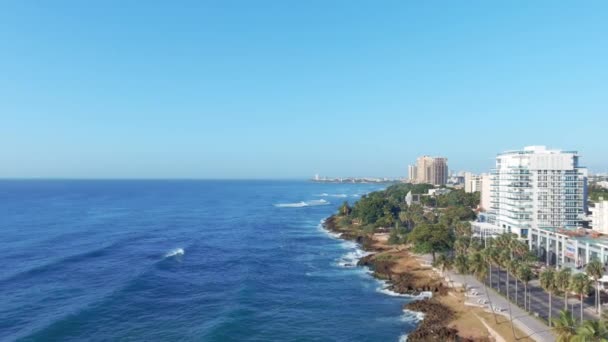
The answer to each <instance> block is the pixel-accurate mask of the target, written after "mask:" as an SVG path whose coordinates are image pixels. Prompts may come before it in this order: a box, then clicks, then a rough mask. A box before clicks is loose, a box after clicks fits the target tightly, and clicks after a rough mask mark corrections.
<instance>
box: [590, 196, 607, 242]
mask: <svg viewBox="0 0 608 342" xmlns="http://www.w3.org/2000/svg"><path fill="white" fill-rule="evenodd" d="M589 211H590V212H591V229H593V230H594V231H596V232H598V233H600V234H608V201H606V200H604V199H603V198H600V200H599V201H598V202H596V203H594V204H593V206H592V207H590V208H589Z"/></svg>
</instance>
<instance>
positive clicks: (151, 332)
mask: <svg viewBox="0 0 608 342" xmlns="http://www.w3.org/2000/svg"><path fill="white" fill-rule="evenodd" d="M382 187H383V186H382V185H377V184H321V183H312V182H307V181H186V180H153V181H152V180H150V181H147V180H140V181H136V180H95V181H93V180H14V181H12V180H11V181H9V180H7V181H0V234H2V235H1V237H0V265H1V268H0V340H1V341H84V340H86V341H399V340H400V339H403V338H404V336H405V335H406V334H407V333H408V332H409V331H412V330H413V329H414V328H415V327H416V325H417V323H418V322H419V319H420V317H419V316H418V315H417V314H415V313H413V312H404V311H403V309H402V307H403V305H404V304H405V303H407V302H408V301H411V300H412V298H410V297H406V296H396V295H395V294H392V293H390V292H389V291H386V290H384V287H385V285H384V284H383V283H382V282H380V281H378V280H376V279H374V278H372V276H371V275H370V274H369V271H368V270H367V269H365V268H359V267H352V264H354V263H356V260H357V258H358V257H360V256H361V255H363V254H364V253H363V252H362V251H361V250H360V249H359V248H358V247H357V246H356V245H355V244H354V243H352V242H346V241H343V240H340V239H337V238H336V237H334V236H331V234H329V233H328V232H326V231H324V230H323V229H322V228H321V225H320V223H321V221H322V220H323V219H324V218H326V217H327V216H329V215H331V214H332V213H333V212H335V211H336V209H337V208H338V206H339V205H340V204H341V203H342V202H343V201H345V200H348V201H349V202H354V201H356V200H357V199H358V197H359V196H361V195H362V194H365V193H368V192H370V191H374V190H378V189H380V188H382Z"/></svg>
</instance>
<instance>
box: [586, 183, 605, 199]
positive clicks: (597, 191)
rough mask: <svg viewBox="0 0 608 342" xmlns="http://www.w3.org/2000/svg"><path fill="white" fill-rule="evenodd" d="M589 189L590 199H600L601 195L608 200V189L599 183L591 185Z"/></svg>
mask: <svg viewBox="0 0 608 342" xmlns="http://www.w3.org/2000/svg"><path fill="white" fill-rule="evenodd" d="M587 190H588V191H589V200H590V201H593V202H597V201H599V199H600V197H603V198H604V199H605V200H607V201H608V189H605V188H602V187H600V186H597V185H590V186H589V187H588V188H587Z"/></svg>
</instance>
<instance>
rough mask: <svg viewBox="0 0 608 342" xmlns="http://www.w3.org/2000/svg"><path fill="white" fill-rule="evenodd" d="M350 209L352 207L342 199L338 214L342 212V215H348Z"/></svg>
mask: <svg viewBox="0 0 608 342" xmlns="http://www.w3.org/2000/svg"><path fill="white" fill-rule="evenodd" d="M351 211H352V209H351V208H350V206H349V205H348V202H347V201H344V203H342V205H341V206H340V214H342V215H344V216H348V215H349V214H350V213H351Z"/></svg>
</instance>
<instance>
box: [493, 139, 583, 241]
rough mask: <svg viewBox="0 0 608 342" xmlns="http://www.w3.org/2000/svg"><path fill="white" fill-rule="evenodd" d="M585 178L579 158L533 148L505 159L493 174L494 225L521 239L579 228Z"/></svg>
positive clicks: (501, 158)
mask: <svg viewBox="0 0 608 342" xmlns="http://www.w3.org/2000/svg"><path fill="white" fill-rule="evenodd" d="M586 177H587V169H586V168H584V167H581V166H580V165H579V157H578V153H577V152H572V151H560V150H549V149H547V148H546V147H544V146H529V147H525V148H524V149H523V150H520V151H509V152H505V153H501V154H499V155H498V156H497V157H496V168H495V169H494V170H493V172H492V184H491V188H490V192H491V195H490V196H491V205H490V216H489V218H490V222H493V223H494V224H495V225H497V226H499V227H502V228H503V229H504V230H505V231H507V232H512V233H515V234H517V235H518V236H519V237H520V238H522V239H527V238H528V233H529V231H530V229H559V228H574V227H579V226H580V225H581V222H582V220H583V218H584V217H583V216H584V213H585V205H586V204H585V200H586V199H585V197H586Z"/></svg>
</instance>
